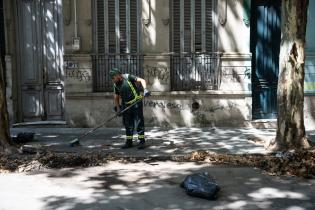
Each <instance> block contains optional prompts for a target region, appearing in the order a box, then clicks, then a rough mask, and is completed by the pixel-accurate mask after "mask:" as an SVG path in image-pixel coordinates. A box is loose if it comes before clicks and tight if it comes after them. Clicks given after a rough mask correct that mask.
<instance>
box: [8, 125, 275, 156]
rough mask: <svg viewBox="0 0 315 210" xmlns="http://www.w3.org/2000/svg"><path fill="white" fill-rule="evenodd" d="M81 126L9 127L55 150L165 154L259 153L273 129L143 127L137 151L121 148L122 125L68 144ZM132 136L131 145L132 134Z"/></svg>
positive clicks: (80, 131)
mask: <svg viewBox="0 0 315 210" xmlns="http://www.w3.org/2000/svg"><path fill="white" fill-rule="evenodd" d="M88 130H89V129H87V128H84V129H81V128H13V129H12V131H11V132H12V135H16V134H17V133H19V132H34V133H35V141H34V142H31V143H28V144H32V145H35V146H36V145H37V146H45V147H46V148H49V149H51V150H55V151H66V152H80V151H89V150H98V151H103V152H107V153H113V152H114V153H116V154H120V155H122V156H157V155H159V156H167V155H182V154H187V153H190V152H192V151H195V150H210V151H214V152H220V153H233V154H245V153H262V154H265V153H267V151H266V150H265V149H264V146H263V142H262V141H258V142H254V141H252V139H258V140H268V139H272V138H273V137H274V136H275V129H254V128H243V129H242V128H239V129H236V128H177V129H162V128H147V131H146V139H147V146H148V147H147V148H146V149H145V150H143V151H141V152H139V151H138V150H137V149H136V147H135V148H131V149H128V150H121V149H120V147H121V145H122V144H123V143H124V129H121V128H101V129H99V130H97V131H95V132H94V133H92V134H90V135H88V136H86V137H85V138H83V139H81V141H80V142H81V144H82V146H79V147H70V146H69V141H71V140H73V139H75V138H76V137H78V136H80V134H82V133H84V132H87V131H88ZM134 137H135V145H136V144H137V142H136V137H137V136H136V135H135V136H134Z"/></svg>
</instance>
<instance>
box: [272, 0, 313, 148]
mask: <svg viewBox="0 0 315 210" xmlns="http://www.w3.org/2000/svg"><path fill="white" fill-rule="evenodd" d="M307 9H308V0H283V1H282V10H281V12H282V25H281V45H280V59H279V80H278V90H277V100H278V118H277V134H276V138H275V140H274V141H273V142H272V144H271V145H270V147H269V148H270V149H273V150H282V151H286V150H290V149H305V148H308V147H310V145H309V143H308V139H307V138H306V134H305V126H304V112H303V108H304V60H305V55H304V47H305V35H306V23H307Z"/></svg>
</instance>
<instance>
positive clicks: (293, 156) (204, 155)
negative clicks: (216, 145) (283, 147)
mask: <svg viewBox="0 0 315 210" xmlns="http://www.w3.org/2000/svg"><path fill="white" fill-rule="evenodd" d="M188 159H189V160H191V161H205V162H211V163H215V164H229V165H234V166H248V167H257V168H260V169H262V170H264V171H266V172H267V173H268V174H270V175H295V176H300V177H305V178H314V177H315V152H314V151H297V152H287V153H274V154H268V155H262V154H243V155H233V154H217V153H213V152H207V151H196V152H193V153H191V154H190V155H189V157H188Z"/></svg>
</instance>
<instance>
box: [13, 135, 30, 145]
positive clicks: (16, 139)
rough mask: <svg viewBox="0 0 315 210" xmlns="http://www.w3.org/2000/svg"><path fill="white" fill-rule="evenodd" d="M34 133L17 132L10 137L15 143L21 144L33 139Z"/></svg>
mask: <svg viewBox="0 0 315 210" xmlns="http://www.w3.org/2000/svg"><path fill="white" fill-rule="evenodd" d="M34 135H35V133H18V134H17V135H16V136H12V137H11V139H12V140H13V141H14V142H15V143H17V144H23V143H27V142H30V141H33V140H34Z"/></svg>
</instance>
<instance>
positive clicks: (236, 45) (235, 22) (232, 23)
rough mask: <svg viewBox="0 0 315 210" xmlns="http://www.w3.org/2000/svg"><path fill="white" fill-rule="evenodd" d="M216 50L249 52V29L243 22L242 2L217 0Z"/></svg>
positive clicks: (239, 0) (240, 0) (237, 0)
mask: <svg viewBox="0 0 315 210" xmlns="http://www.w3.org/2000/svg"><path fill="white" fill-rule="evenodd" d="M216 16H217V18H218V22H217V26H218V50H219V51H220V52H229V53H232V52H236V53H249V52H250V27H249V26H246V24H245V23H244V21H243V18H244V9H243V0H218V11H217V14H216Z"/></svg>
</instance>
